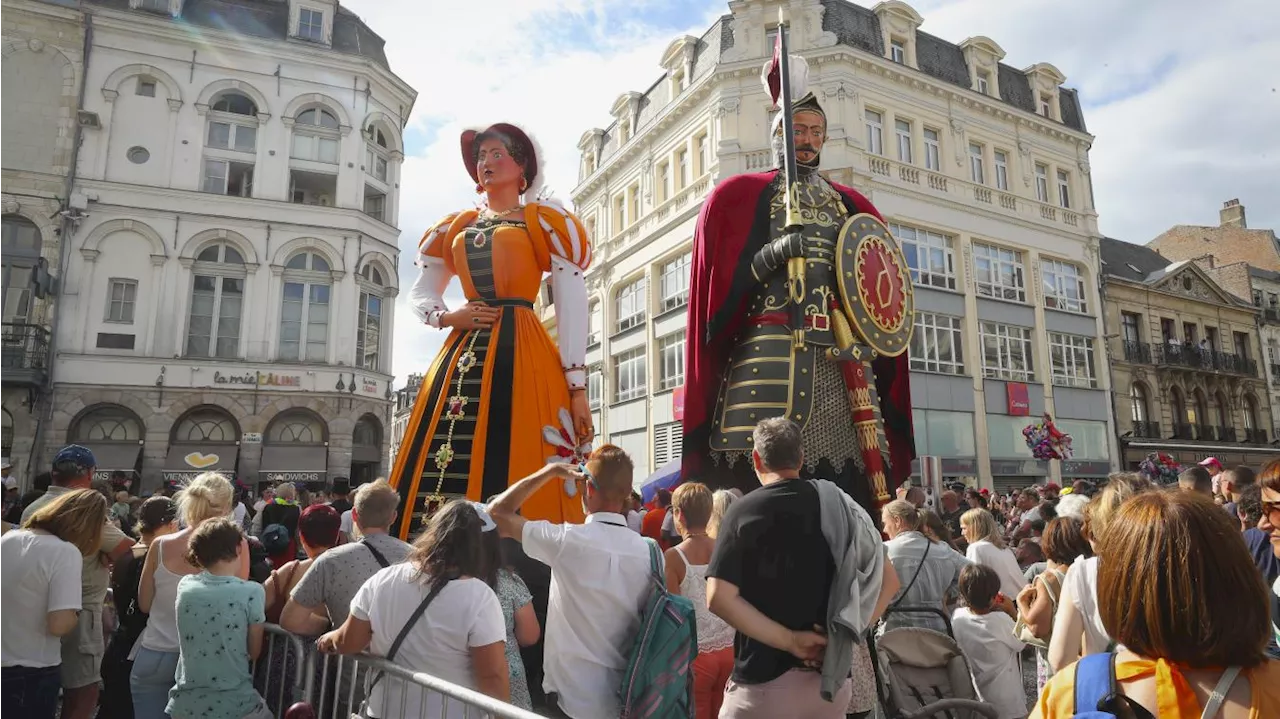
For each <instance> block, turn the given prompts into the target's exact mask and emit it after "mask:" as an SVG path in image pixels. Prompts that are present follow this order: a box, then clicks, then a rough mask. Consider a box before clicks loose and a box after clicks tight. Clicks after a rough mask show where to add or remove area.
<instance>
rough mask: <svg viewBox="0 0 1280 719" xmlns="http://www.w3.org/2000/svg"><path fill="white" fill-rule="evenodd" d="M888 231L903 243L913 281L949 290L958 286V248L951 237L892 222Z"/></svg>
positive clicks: (903, 250)
mask: <svg viewBox="0 0 1280 719" xmlns="http://www.w3.org/2000/svg"><path fill="white" fill-rule="evenodd" d="M889 231H890V232H892V233H893V236H894V237H896V238H897V239H898V243H899V244H900V245H901V246H902V253H903V254H904V255H906V258H907V266H908V267H910V268H911V281H912V282H915V283H916V284H918V285H926V286H929V287H941V288H943V289H947V290H954V289H955V288H956V269H955V252H954V250H953V249H952V240H951V238H950V237H948V236H946V235H942V234H938V233H937V232H929V231H928V230H920V229H916V228H914V227H907V226H906V225H890V226H889Z"/></svg>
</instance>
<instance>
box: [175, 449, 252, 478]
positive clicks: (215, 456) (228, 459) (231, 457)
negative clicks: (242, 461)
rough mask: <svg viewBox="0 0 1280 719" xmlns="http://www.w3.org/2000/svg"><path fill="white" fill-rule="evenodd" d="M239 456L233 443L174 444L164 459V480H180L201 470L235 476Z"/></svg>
mask: <svg viewBox="0 0 1280 719" xmlns="http://www.w3.org/2000/svg"><path fill="white" fill-rule="evenodd" d="M239 456H240V448H239V447H238V446H236V445H235V444H213V445H210V444H174V445H172V446H170V447H169V456H168V457H166V458H165V460H164V481H166V482H181V481H184V480H189V479H191V478H192V477H195V476H196V475H198V474H200V473H201V472H221V473H223V474H225V475H227V476H228V477H235V474H236V458H237V457H239Z"/></svg>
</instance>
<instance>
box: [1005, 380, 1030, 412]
mask: <svg viewBox="0 0 1280 719" xmlns="http://www.w3.org/2000/svg"><path fill="white" fill-rule="evenodd" d="M1004 386H1005V394H1007V395H1008V397H1009V414H1011V415H1013V416H1015V417H1026V416H1028V415H1030V414H1031V400H1030V399H1029V398H1028V397H1027V385H1025V384H1023V383H1022V382H1006V383H1005V385H1004Z"/></svg>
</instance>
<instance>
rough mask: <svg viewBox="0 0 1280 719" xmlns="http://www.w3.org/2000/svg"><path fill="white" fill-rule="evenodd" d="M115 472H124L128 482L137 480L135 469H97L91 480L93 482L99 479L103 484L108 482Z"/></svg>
mask: <svg viewBox="0 0 1280 719" xmlns="http://www.w3.org/2000/svg"><path fill="white" fill-rule="evenodd" d="M116 472H124V475H125V476H126V477H128V478H129V479H130V480H134V479H137V478H138V470H136V469H99V470H96V471H95V472H94V473H93V478H94V479H95V480H99V479H100V480H102V481H104V482H110V481H111V475H113V474H115V473H116Z"/></svg>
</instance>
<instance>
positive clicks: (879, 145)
mask: <svg viewBox="0 0 1280 719" xmlns="http://www.w3.org/2000/svg"><path fill="white" fill-rule="evenodd" d="M867 152H870V153H871V154H873V155H883V154H884V116H883V115H881V114H880V113H878V112H876V111H875V110H867Z"/></svg>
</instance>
